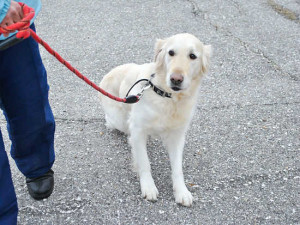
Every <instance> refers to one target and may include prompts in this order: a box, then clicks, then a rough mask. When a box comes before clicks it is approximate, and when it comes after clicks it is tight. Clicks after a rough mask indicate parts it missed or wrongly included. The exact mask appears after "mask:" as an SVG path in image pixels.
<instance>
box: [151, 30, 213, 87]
mask: <svg viewBox="0 0 300 225" xmlns="http://www.w3.org/2000/svg"><path fill="white" fill-rule="evenodd" d="M210 55H211V46H210V45H204V44H203V43H202V42H201V41H200V40H199V39H197V38H196V37H195V36H193V35H191V34H187V33H185V34H177V35H174V36H172V37H169V38H167V39H164V40H161V39H159V40H157V41H156V45H155V63H156V70H157V71H158V72H159V74H160V76H162V75H163V76H164V77H163V78H162V77H160V78H161V79H163V81H162V82H164V85H163V86H165V88H168V89H169V90H172V92H184V91H186V90H189V88H190V86H191V85H192V84H193V83H194V82H197V83H199V82H198V81H200V79H201V77H202V75H203V74H204V73H206V72H207V70H208V67H209V63H210Z"/></svg>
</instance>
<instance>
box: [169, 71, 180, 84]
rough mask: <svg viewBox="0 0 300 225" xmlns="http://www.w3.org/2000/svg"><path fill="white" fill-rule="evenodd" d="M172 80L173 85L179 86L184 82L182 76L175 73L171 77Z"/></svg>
mask: <svg viewBox="0 0 300 225" xmlns="http://www.w3.org/2000/svg"><path fill="white" fill-rule="evenodd" d="M170 79H171V83H172V84H174V85H179V84H181V83H182V81H183V76H182V75H181V74H178V73H173V74H172V75H171V77H170Z"/></svg>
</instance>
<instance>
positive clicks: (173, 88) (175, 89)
mask: <svg viewBox="0 0 300 225" xmlns="http://www.w3.org/2000/svg"><path fill="white" fill-rule="evenodd" d="M171 89H172V90H173V91H180V90H181V88H179V87H175V86H173V87H171Z"/></svg>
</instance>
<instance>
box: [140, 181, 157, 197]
mask: <svg viewBox="0 0 300 225" xmlns="http://www.w3.org/2000/svg"><path fill="white" fill-rule="evenodd" d="M141 190H142V197H143V198H145V199H147V200H148V201H157V196H158V190H157V188H156V186H155V184H154V181H153V180H152V181H144V182H141Z"/></svg>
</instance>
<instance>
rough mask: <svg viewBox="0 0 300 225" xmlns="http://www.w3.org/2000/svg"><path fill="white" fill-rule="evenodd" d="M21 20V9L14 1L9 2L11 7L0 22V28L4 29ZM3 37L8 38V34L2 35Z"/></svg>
mask: <svg viewBox="0 0 300 225" xmlns="http://www.w3.org/2000/svg"><path fill="white" fill-rule="evenodd" d="M22 19H23V9H22V7H21V6H20V5H19V3H17V2H15V1H11V5H10V8H9V9H8V11H7V13H6V16H5V17H4V19H3V20H2V22H1V23H0V27H6V26H9V25H11V24H13V23H17V22H19V21H20V20H22ZM3 35H4V37H8V35H9V34H8V33H6V34H3Z"/></svg>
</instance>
